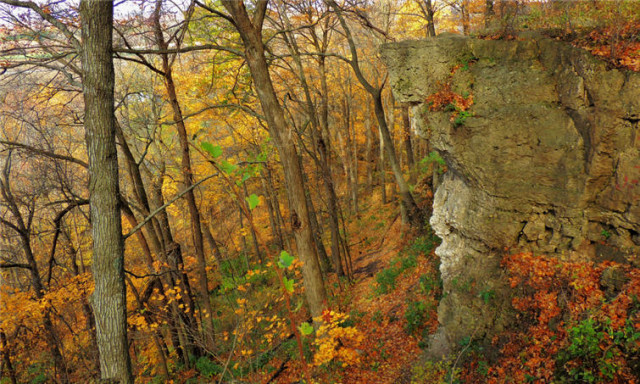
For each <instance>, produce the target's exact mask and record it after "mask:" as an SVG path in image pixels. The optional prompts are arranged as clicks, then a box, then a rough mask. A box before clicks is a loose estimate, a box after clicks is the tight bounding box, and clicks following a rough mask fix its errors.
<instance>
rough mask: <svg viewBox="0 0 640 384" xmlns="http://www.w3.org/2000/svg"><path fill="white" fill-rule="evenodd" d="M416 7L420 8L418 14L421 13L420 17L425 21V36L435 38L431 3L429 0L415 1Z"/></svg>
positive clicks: (433, 10) (433, 11)
mask: <svg viewBox="0 0 640 384" xmlns="http://www.w3.org/2000/svg"><path fill="white" fill-rule="evenodd" d="M417 2H418V6H419V7H420V13H422V17H424V18H425V20H427V28H426V30H425V34H426V36H427V37H435V36H436V25H435V23H434V21H433V19H434V16H435V13H436V12H435V9H434V8H433V2H432V1H431V0H417Z"/></svg>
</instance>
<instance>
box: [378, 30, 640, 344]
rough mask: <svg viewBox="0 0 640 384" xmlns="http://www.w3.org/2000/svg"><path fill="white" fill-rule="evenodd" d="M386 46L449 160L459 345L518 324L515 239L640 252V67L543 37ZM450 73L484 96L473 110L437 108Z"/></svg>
mask: <svg viewBox="0 0 640 384" xmlns="http://www.w3.org/2000/svg"><path fill="white" fill-rule="evenodd" d="M382 53H383V56H384V59H385V61H386V63H387V65H388V67H389V72H390V78H391V86H392V89H393V92H394V95H395V97H396V99H397V100H398V101H400V102H404V103H409V104H411V105H412V112H413V118H412V122H413V124H414V128H415V129H416V130H417V131H418V133H419V134H420V135H421V136H422V137H423V138H424V139H426V140H429V142H430V144H431V146H432V147H433V148H435V150H437V151H438V153H439V154H440V155H441V156H442V157H443V159H444V160H445V161H446V163H447V168H448V169H449V171H448V172H447V173H446V174H445V175H444V177H443V180H442V183H441V184H440V186H439V187H438V189H437V191H436V193H435V196H434V205H433V216H432V218H431V224H432V227H433V228H434V230H435V231H436V233H437V234H438V235H439V236H440V237H441V238H442V239H443V242H442V244H441V245H440V247H439V248H438V249H437V251H436V252H437V254H438V255H439V256H440V258H441V273H442V277H443V283H444V290H445V296H444V298H443V300H442V301H441V304H440V307H439V311H438V315H439V321H440V323H441V325H442V326H443V329H444V333H445V334H446V337H447V340H449V342H452V343H456V342H458V341H460V340H462V339H463V338H465V337H468V336H470V335H472V334H474V335H479V336H478V337H481V336H491V335H492V334H494V333H495V332H499V331H500V330H501V329H503V328H505V327H508V326H509V323H510V322H511V315H510V311H509V310H508V308H509V305H508V303H509V289H508V287H507V284H506V281H505V278H504V277H503V271H502V270H501V268H500V260H501V257H502V254H503V252H504V250H505V249H509V250H510V251H511V252H534V253H536V254H541V253H544V254H548V255H555V256H557V257H562V258H565V259H569V260H594V261H597V260H603V259H613V260H616V261H622V262H626V261H628V260H627V255H629V254H633V253H637V252H638V251H639V250H640V235H639V233H640V229H639V224H638V223H640V184H639V180H640V135H639V134H638V129H639V128H638V121H639V120H640V74H637V73H632V72H628V71H621V70H616V69H609V68H607V65H606V64H605V63H604V62H601V61H599V60H598V59H596V58H594V57H593V56H592V55H591V54H589V53H588V52H587V51H584V50H582V49H579V48H575V47H573V46H571V45H569V44H566V43H563V42H559V41H555V40H550V39H546V38H542V37H535V36H530V37H529V38H528V39H523V40H515V41H485V40H476V39H472V38H467V37H461V36H457V35H445V36H440V37H438V38H433V39H428V40H423V41H411V42H402V43H394V44H389V45H386V46H384V47H383V48H382ZM445 83H446V84H448V85H449V86H450V88H451V90H452V91H453V92H455V93H457V94H459V95H461V96H462V97H465V98H470V97H472V98H473V104H472V105H471V107H470V108H469V109H468V110H467V111H466V112H467V116H466V117H465V118H464V119H459V118H458V119H454V118H452V111H451V108H450V109H449V110H447V109H446V108H445V110H443V111H431V110H430V108H429V104H428V103H427V98H429V97H430V96H431V95H434V94H436V93H437V92H439V91H440V90H441V89H442V85H443V84H445ZM487 292H491V294H490V295H489V294H487ZM487 297H490V298H491V300H487ZM489 301H490V302H489Z"/></svg>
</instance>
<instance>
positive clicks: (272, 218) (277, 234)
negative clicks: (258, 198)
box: [260, 175, 285, 249]
mask: <svg viewBox="0 0 640 384" xmlns="http://www.w3.org/2000/svg"><path fill="white" fill-rule="evenodd" d="M260 182H261V183H262V188H263V189H264V191H265V195H266V197H267V209H268V210H269V224H270V225H271V233H272V235H273V238H274V239H275V240H276V243H277V244H278V248H279V249H285V248H284V239H283V238H282V230H281V228H280V225H279V224H278V222H277V218H276V212H275V208H274V206H275V202H274V199H273V196H272V194H271V188H269V187H268V186H267V182H266V181H265V177H264V175H263V177H261V178H260Z"/></svg>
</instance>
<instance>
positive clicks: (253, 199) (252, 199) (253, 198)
mask: <svg viewBox="0 0 640 384" xmlns="http://www.w3.org/2000/svg"><path fill="white" fill-rule="evenodd" d="M246 200H247V203H249V209H250V210H252V211H253V209H254V208H255V207H257V206H258V204H260V198H259V197H258V196H256V194H255V193H252V194H251V196H249V197H247V198H246Z"/></svg>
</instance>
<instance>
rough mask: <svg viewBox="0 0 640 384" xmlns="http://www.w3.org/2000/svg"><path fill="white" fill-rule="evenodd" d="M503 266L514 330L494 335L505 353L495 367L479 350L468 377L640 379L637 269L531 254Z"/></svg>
mask: <svg viewBox="0 0 640 384" xmlns="http://www.w3.org/2000/svg"><path fill="white" fill-rule="evenodd" d="M503 266H504V268H505V269H506V270H507V272H508V274H509V283H510V285H511V288H512V289H513V290H514V296H513V299H512V305H513V309H514V317H515V323H514V329H513V330H512V331H509V332H506V333H504V334H500V335H498V336H496V337H495V338H494V340H493V345H494V347H496V348H498V349H499V358H498V360H497V361H495V362H494V363H493V365H491V367H490V368H488V369H486V368H487V367H488V366H487V361H486V360H484V359H482V358H479V357H478V356H476V357H475V358H474V359H473V361H470V362H469V363H468V365H467V366H466V367H465V370H464V372H463V373H462V374H461V376H462V377H465V378H466V380H467V381H465V382H487V383H526V382H570V383H574V382H581V383H635V382H638V380H639V379H640V377H638V372H640V371H639V370H638V368H639V367H640V301H639V298H640V270H638V268H634V267H632V266H628V265H621V264H617V263H613V262H608V261H605V262H601V263H593V262H571V261H561V260H559V259H557V258H552V257H546V256H533V255H532V254H528V253H527V254H514V255H509V256H506V257H505V258H504V260H503ZM480 366H484V367H485V371H484V373H483V374H479V372H480V370H479V369H478V367H480Z"/></svg>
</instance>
